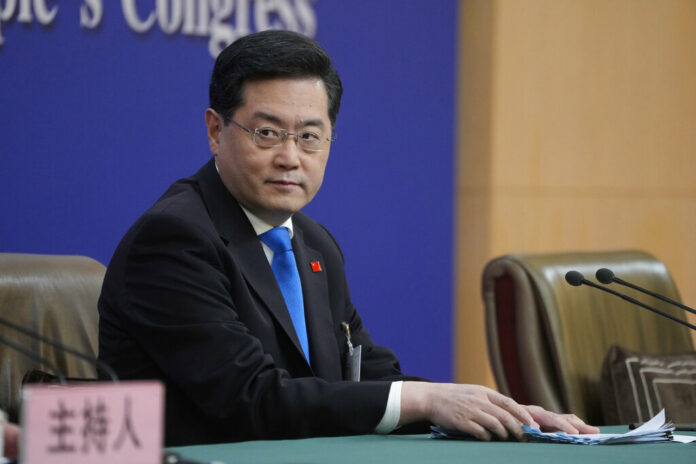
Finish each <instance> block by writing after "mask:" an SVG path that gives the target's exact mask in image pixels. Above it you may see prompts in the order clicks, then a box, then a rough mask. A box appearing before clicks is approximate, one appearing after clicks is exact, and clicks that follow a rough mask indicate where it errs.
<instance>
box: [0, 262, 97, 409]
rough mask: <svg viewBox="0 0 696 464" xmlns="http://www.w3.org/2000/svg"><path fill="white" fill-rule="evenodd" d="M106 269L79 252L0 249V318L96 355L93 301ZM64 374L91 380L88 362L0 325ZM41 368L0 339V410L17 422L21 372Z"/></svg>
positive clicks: (8, 335)
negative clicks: (40, 252) (72, 253)
mask: <svg viewBox="0 0 696 464" xmlns="http://www.w3.org/2000/svg"><path fill="white" fill-rule="evenodd" d="M105 271H106V268H105V267H104V265H102V264H101V263H99V262H97V261H95V260H93V259H91V258H87V257H85V256H59V255H35V254H18V253H0V316H1V317H2V318H4V319H7V320H9V321H11V322H14V323H16V324H18V325H21V326H23V327H26V328H28V329H31V330H34V331H35V332H37V333H39V334H41V335H43V336H45V337H48V338H51V339H54V340H56V341H59V342H61V343H63V344H65V345H68V346H70V347H72V348H75V349H77V350H80V351H82V352H84V353H86V354H89V355H93V356H95V357H96V355H97V347H98V325H99V324H98V320H99V316H98V312H97V299H98V298H99V293H100V291H101V285H102V281H103V279H104V273H105ZM0 336H2V337H3V338H6V339H9V340H12V341H15V342H17V343H18V344H20V345H21V346H23V347H24V348H26V349H27V350H29V351H31V352H33V353H35V354H38V355H39V356H41V357H42V358H45V359H47V360H48V361H49V362H51V363H53V364H55V365H56V367H58V368H59V369H60V370H61V372H62V373H63V374H64V375H65V376H67V377H78V378H85V379H88V378H96V371H95V367H94V365H92V364H91V363H89V362H85V361H83V360H81V359H77V358H75V357H74V356H72V355H70V354H67V353H64V352H62V351H61V350H58V349H56V348H53V347H51V346H49V345H46V344H43V343H41V342H39V341H37V340H34V339H32V338H29V337H27V336H25V335H22V334H19V333H17V332H16V331H14V330H12V329H9V328H7V327H4V326H0ZM32 369H42V370H45V371H47V372H51V371H50V369H49V368H48V367H46V366H42V365H41V364H39V363H36V362H34V361H32V360H31V359H30V358H28V357H26V356H25V355H23V354H21V353H18V352H17V351H15V350H14V349H12V348H10V347H8V346H6V345H4V344H2V343H0V408H1V409H4V410H5V411H7V412H8V414H9V416H10V420H12V421H17V419H18V417H17V415H18V412H19V403H20V401H21V397H20V395H21V382H22V378H23V376H24V375H25V373H26V372H28V371H30V370H32Z"/></svg>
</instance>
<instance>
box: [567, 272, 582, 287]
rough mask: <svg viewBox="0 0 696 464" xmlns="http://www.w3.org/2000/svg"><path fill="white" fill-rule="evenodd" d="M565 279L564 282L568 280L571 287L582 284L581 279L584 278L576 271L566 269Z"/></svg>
mask: <svg viewBox="0 0 696 464" xmlns="http://www.w3.org/2000/svg"><path fill="white" fill-rule="evenodd" d="M565 279H566V282H568V283H569V284H570V285H572V286H573V287H579V286H580V285H582V281H583V280H585V277H584V276H583V275H582V274H580V273H579V272H578V271H568V272H566V275H565Z"/></svg>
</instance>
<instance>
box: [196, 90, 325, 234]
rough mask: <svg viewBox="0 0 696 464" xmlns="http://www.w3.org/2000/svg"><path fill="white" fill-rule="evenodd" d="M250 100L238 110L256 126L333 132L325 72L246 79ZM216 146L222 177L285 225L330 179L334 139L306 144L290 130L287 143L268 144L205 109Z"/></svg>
mask: <svg viewBox="0 0 696 464" xmlns="http://www.w3.org/2000/svg"><path fill="white" fill-rule="evenodd" d="M243 102H244V104H243V105H242V106H240V107H239V108H238V109H237V110H236V111H235V112H234V115H233V116H232V119H233V120H234V121H235V122H237V123H239V124H240V125H242V126H244V127H246V128H248V129H250V130H251V131H252V132H253V131H254V129H256V128H264V127H272V128H276V129H284V130H286V131H288V132H292V133H296V132H302V131H311V132H315V133H320V134H321V138H322V140H325V139H327V138H329V137H330V136H331V122H330V120H329V114H328V97H327V95H326V89H325V87H324V83H323V82H322V80H321V79H319V78H299V79H285V78H278V79H265V80H259V81H252V82H247V83H246V84H245V85H244V98H243ZM205 122H206V125H207V126H208V142H209V143H210V151H211V152H212V153H213V155H214V156H215V159H216V161H217V165H218V169H219V170H220V177H221V179H222V182H223V183H224V184H225V186H226V187H227V189H228V190H229V191H230V193H231V194H232V195H233V196H234V197H235V198H236V199H237V201H238V202H239V203H241V204H242V205H243V206H244V207H245V208H247V209H248V210H249V211H251V212H252V213H253V214H255V215H256V216H258V217H259V218H261V219H263V220H264V221H266V222H268V223H269V224H271V225H279V224H281V223H282V222H283V221H285V220H286V219H288V218H289V217H290V216H291V215H292V214H294V213H295V212H297V211H299V210H300V209H302V208H303V207H304V206H305V205H306V204H307V203H309V202H310V201H311V200H312V198H314V195H316V193H317V191H318V190H319V187H321V183H322V180H323V179H324V168H325V167H326V162H327V160H328V158H329V146H330V143H329V142H326V141H325V142H324V143H323V144H322V147H324V150H322V151H318V152H310V151H305V150H303V149H302V148H301V147H300V146H299V145H298V144H297V143H296V141H295V137H293V136H288V138H287V140H285V143H284V144H282V145H280V146H277V147H273V148H262V147H259V146H257V145H255V144H254V142H253V141H252V136H251V134H249V133H247V132H245V131H244V130H243V129H241V128H239V127H237V126H236V125H235V124H233V123H229V124H228V125H227V126H225V125H224V123H223V120H222V116H220V115H218V113H216V112H215V111H214V110H212V109H210V108H208V109H207V110H206V113H205Z"/></svg>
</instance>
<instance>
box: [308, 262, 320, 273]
mask: <svg viewBox="0 0 696 464" xmlns="http://www.w3.org/2000/svg"><path fill="white" fill-rule="evenodd" d="M310 264H311V265H312V272H321V263H320V262H319V261H312V262H311V263H310Z"/></svg>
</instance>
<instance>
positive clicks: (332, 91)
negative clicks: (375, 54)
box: [209, 30, 343, 127]
mask: <svg viewBox="0 0 696 464" xmlns="http://www.w3.org/2000/svg"><path fill="white" fill-rule="evenodd" d="M304 77H317V78H320V79H321V80H322V81H323V82H324V87H326V94H327V96H328V106H329V107H328V111H329V119H330V120H331V126H332V127H333V126H334V125H335V124H336V116H337V115H338V108H339V106H340V105H341V95H342V94H343V86H342V85H341V79H340V78H339V77H338V73H337V72H336V70H335V69H334V68H333V66H332V64H331V58H329V55H328V54H327V53H326V51H325V50H324V49H323V48H321V46H320V45H319V44H318V43H316V42H315V41H314V40H312V39H309V38H307V37H305V36H303V35H300V34H298V33H296V32H290V31H277V30H271V31H264V32H258V33H256V34H251V35H247V36H245V37H242V38H240V39H238V40H236V41H235V42H234V43H232V44H231V45H229V46H228V47H227V48H225V49H224V50H223V51H222V52H221V53H220V55H218V57H217V60H215V67H214V68H213V74H212V76H211V78H210V90H209V92H210V107H211V108H212V109H214V110H215V111H217V112H218V113H219V114H220V115H222V117H223V118H224V120H225V124H229V122H230V120H231V119H232V115H233V114H234V112H235V111H236V110H237V108H239V107H240V106H242V105H243V104H244V101H243V98H244V84H246V83H247V82H249V81H254V80H262V79H273V78H304Z"/></svg>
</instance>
